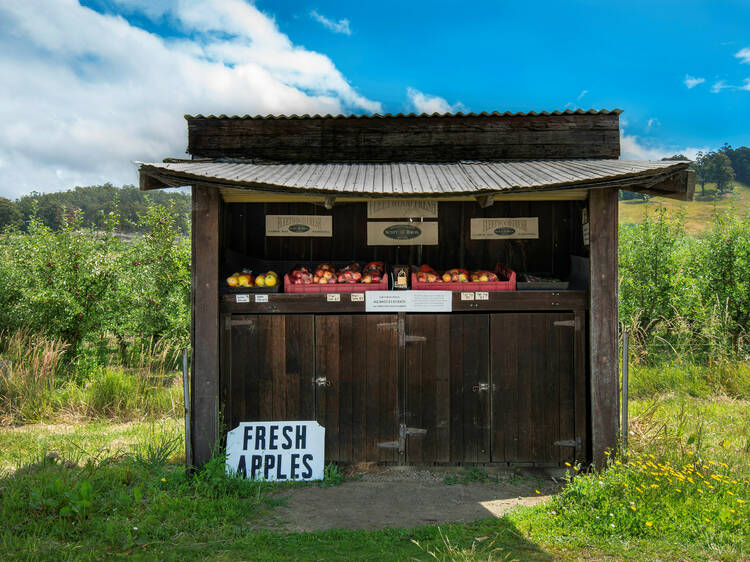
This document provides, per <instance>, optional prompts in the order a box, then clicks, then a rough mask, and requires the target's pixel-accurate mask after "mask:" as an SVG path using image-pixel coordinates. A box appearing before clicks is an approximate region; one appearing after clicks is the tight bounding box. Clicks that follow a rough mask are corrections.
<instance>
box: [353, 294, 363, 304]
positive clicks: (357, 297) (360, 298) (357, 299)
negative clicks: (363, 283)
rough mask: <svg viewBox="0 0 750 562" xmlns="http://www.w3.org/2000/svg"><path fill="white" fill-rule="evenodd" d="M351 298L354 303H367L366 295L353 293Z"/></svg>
mask: <svg viewBox="0 0 750 562" xmlns="http://www.w3.org/2000/svg"><path fill="white" fill-rule="evenodd" d="M351 296H352V302H364V301H365V294H364V293H351Z"/></svg>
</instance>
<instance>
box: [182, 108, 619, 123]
mask: <svg viewBox="0 0 750 562" xmlns="http://www.w3.org/2000/svg"><path fill="white" fill-rule="evenodd" d="M622 111H623V110H622V109H618V108H615V109H575V110H573V109H566V110H564V111H560V110H554V111H551V112H550V111H541V112H536V111H526V112H525V111H517V112H515V113H514V112H512V111H505V112H500V111H491V112H487V111H482V112H481V113H475V112H469V113H464V112H461V111H459V112H457V113H450V112H449V113H437V112H435V113H396V114H393V113H382V114H381V113H373V114H367V113H360V114H354V113H350V114H343V113H339V114H336V115H331V114H330V113H328V114H326V115H320V114H317V113H316V114H315V115H310V114H308V113H305V114H304V115H297V114H295V113H292V114H290V115H286V114H283V113H282V114H279V115H272V114H270V113H269V114H267V115H258V114H256V115H249V114H247V113H246V114H245V115H226V114H224V113H222V114H221V115H218V116H217V115H214V114H210V115H203V114H201V113H198V114H197V115H190V114H185V116H184V117H185V119H186V120H190V119H233V120H248V119H286V120H294V119H394V118H397V119H398V118H415V117H419V118H440V117H443V118H445V117H458V118H460V117H551V116H560V115H620V114H621V113H622Z"/></svg>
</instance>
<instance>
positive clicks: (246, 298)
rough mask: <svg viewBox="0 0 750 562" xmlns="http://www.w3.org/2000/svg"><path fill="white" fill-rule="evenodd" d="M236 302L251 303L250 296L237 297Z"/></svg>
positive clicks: (235, 297)
mask: <svg viewBox="0 0 750 562" xmlns="http://www.w3.org/2000/svg"><path fill="white" fill-rule="evenodd" d="M234 302H250V295H235V296H234Z"/></svg>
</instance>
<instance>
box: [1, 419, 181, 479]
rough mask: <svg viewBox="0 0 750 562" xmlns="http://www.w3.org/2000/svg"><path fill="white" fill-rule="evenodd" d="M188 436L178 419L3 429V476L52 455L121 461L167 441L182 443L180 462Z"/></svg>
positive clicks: (177, 456)
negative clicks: (143, 449) (106, 458)
mask: <svg viewBox="0 0 750 562" xmlns="http://www.w3.org/2000/svg"><path fill="white" fill-rule="evenodd" d="M184 435H185V434H184V422H183V421H182V420H181V419H177V418H164V419H160V420H150V421H138V422H125V423H116V422H113V421H111V420H97V421H90V422H78V423H75V424H33V425H23V426H18V427H0V444H2V445H0V473H2V472H9V471H14V470H15V469H17V468H18V467H21V466H23V465H27V464H30V463H33V462H36V461H39V460H41V459H42V458H43V457H44V456H46V455H48V454H51V453H54V454H55V455H57V456H58V457H59V458H61V459H65V460H66V461H69V462H73V463H76V464H80V463H85V462H87V461H94V460H97V459H102V458H105V457H110V458H121V457H123V456H124V455H127V454H133V453H135V452H136V451H138V450H140V449H141V448H148V447H155V446H156V445H157V444H159V443H161V442H163V441H164V440H165V439H173V440H177V441H178V443H177V445H176V446H175V447H174V451H173V456H172V458H171V460H172V461H174V462H178V461H179V460H180V459H181V458H184V443H185V441H184ZM181 455H182V456H181Z"/></svg>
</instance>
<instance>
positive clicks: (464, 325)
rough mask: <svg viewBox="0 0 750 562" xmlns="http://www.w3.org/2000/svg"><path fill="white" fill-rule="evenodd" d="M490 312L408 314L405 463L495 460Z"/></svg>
mask: <svg viewBox="0 0 750 562" xmlns="http://www.w3.org/2000/svg"><path fill="white" fill-rule="evenodd" d="M489 329H490V326H489V316H488V315H487V314H455V313H454V314H407V315H406V338H405V347H406V351H405V360H406V374H405V378H406V381H405V400H404V404H405V411H404V423H405V426H406V432H407V435H406V462H408V463H409V464H432V463H434V462H438V463H442V462H446V463H447V462H488V461H489V460H490V396H489V394H490V393H489V374H490V373H489V357H490V354H489Z"/></svg>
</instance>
